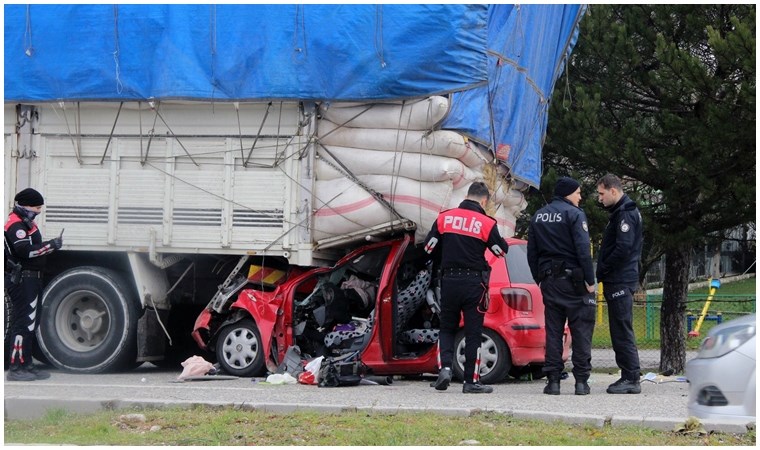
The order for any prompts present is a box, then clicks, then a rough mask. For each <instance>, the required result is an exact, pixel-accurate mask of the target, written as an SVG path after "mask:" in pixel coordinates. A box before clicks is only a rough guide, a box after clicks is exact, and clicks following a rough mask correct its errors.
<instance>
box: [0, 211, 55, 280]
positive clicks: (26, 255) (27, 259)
mask: <svg viewBox="0 0 760 450" xmlns="http://www.w3.org/2000/svg"><path fill="white" fill-rule="evenodd" d="M53 251H55V248H54V247H53V245H52V243H51V242H50V241H47V242H42V233H40V230H39V228H37V224H36V223H34V221H32V220H29V219H24V214H23V211H22V210H20V209H18V207H14V209H13V211H12V212H11V213H10V214H9V215H8V221H7V222H5V252H4V253H5V259H6V261H12V262H14V263H16V264H21V267H22V268H23V270H42V269H43V268H44V266H45V258H46V255H47V254H49V253H52V252H53ZM8 269H9V268H8V266H7V265H6V267H5V270H6V271H8Z"/></svg>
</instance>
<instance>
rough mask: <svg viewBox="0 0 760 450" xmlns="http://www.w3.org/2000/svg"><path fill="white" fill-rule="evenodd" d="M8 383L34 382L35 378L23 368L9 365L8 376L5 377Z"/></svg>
mask: <svg viewBox="0 0 760 450" xmlns="http://www.w3.org/2000/svg"><path fill="white" fill-rule="evenodd" d="M5 379H6V380H8V381H36V380H37V377H36V376H34V374H33V373H31V372H29V371H28V370H26V369H25V368H24V366H20V365H13V364H11V367H10V369H9V370H8V375H6V376H5Z"/></svg>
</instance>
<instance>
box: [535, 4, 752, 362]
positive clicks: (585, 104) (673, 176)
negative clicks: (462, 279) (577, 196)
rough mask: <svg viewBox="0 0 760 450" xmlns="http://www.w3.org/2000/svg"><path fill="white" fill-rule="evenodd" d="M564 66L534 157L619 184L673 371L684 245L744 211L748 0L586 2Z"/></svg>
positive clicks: (748, 172) (678, 346)
mask: <svg viewBox="0 0 760 450" xmlns="http://www.w3.org/2000/svg"><path fill="white" fill-rule="evenodd" d="M566 70H567V72H566V76H567V79H562V80H560V81H559V82H558V83H557V87H556V90H555V92H554V93H553V96H552V98H553V104H552V107H551V112H550V118H549V130H548V136H547V143H546V146H545V149H544V161H545V166H546V167H548V168H551V169H552V170H550V171H549V172H551V171H553V170H556V171H561V172H562V174H565V173H573V174H575V175H576V176H579V177H581V178H584V179H586V180H587V182H588V184H587V187H586V188H585V190H584V193H591V192H594V191H593V190H592V189H595V186H594V184H595V182H596V180H597V179H598V178H599V177H600V176H601V175H603V174H604V173H607V172H609V173H614V174H616V175H618V176H620V177H621V178H623V179H624V181H625V182H626V183H628V188H627V189H626V191H627V193H628V194H629V196H631V197H632V198H634V199H635V200H637V202H638V203H639V207H640V209H641V211H642V214H643V215H644V223H645V228H644V234H645V236H644V239H645V246H646V251H647V255H646V260H647V261H650V262H651V261H653V260H656V259H659V257H660V256H661V255H665V280H664V286H663V289H664V292H663V303H662V309H661V313H662V314H661V324H660V332H661V338H662V340H661V355H662V356H661V360H660V369H661V370H663V371H664V370H667V369H673V370H675V371H676V372H677V373H678V372H682V371H683V369H684V366H685V360H686V346H685V339H686V333H685V329H686V328H685V317H684V316H685V311H686V304H687V303H686V298H687V297H686V295H687V290H688V282H689V276H688V275H689V266H690V263H691V261H690V260H691V250H692V248H693V247H694V245H695V243H697V242H698V241H699V240H700V239H703V238H704V237H706V236H708V235H710V234H711V233H715V232H720V231H723V230H726V229H729V228H732V227H736V226H739V225H742V224H746V223H751V222H754V220H755V171H756V166H755V165H756V161H755V6H754V5H592V6H590V7H589V11H588V13H587V14H586V16H585V17H584V19H583V21H582V23H581V30H580V36H579V39H578V43H577V45H576V47H575V49H574V51H573V54H572V56H571V59H570V62H569V64H568V66H567V68H566ZM551 177H554V175H553V174H550V177H549V178H551ZM595 203H596V198H595V196H591V198H586V199H585V203H584V208H585V209H586V212H587V214H589V218H590V222H591V223H590V225H591V227H592V228H593V229H595V230H597V231H601V229H602V228H603V226H604V225H605V223H606V217H605V218H604V219H603V220H604V221H605V223H601V224H600V223H594V218H595V217H596V218H597V219H596V220H599V214H598V207H597V206H596V205H595Z"/></svg>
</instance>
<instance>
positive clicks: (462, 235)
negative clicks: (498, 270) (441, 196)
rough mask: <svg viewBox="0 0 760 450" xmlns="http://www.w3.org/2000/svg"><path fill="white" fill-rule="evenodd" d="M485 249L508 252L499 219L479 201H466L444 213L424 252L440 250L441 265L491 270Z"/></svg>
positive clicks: (439, 216) (436, 222)
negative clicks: (492, 215) (490, 214)
mask: <svg viewBox="0 0 760 450" xmlns="http://www.w3.org/2000/svg"><path fill="white" fill-rule="evenodd" d="M486 248H488V249H490V250H491V252H492V253H493V254H495V255H496V256H504V255H505V254H506V253H507V243H506V241H505V240H504V238H502V237H501V234H499V229H498V228H497V227H496V220H495V219H494V218H493V217H490V216H487V215H486V212H485V211H484V210H483V208H481V207H480V204H478V202H476V201H473V200H464V201H463V202H462V203H460V204H459V207H458V208H454V209H448V210H446V211H443V212H441V213H440V214H439V215H438V218H437V219H436V220H435V222H434V223H433V227H432V228H431V229H430V232H429V233H428V235H427V237H426V238H425V251H426V252H427V253H429V254H434V252H437V251H440V256H441V268H443V269H451V268H462V269H473V270H480V271H487V270H489V266H488V262H487V261H486V258H485V251H486Z"/></svg>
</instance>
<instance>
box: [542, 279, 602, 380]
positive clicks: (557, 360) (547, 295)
mask: <svg viewBox="0 0 760 450" xmlns="http://www.w3.org/2000/svg"><path fill="white" fill-rule="evenodd" d="M541 294H542V295H543V297H544V319H545V322H546V361H545V363H544V369H543V371H544V372H546V373H555V374H559V373H561V372H562V370H564V368H565V364H564V363H563V362H562V350H563V342H562V338H563V336H564V332H565V322H567V324H568V326H569V327H570V335H571V337H572V356H571V359H572V362H573V376H574V377H575V380H576V381H586V380H588V377H589V375H590V374H591V337H592V336H593V334H594V324H595V323H596V301H595V300H594V297H593V294H585V295H578V294H576V293H575V291H574V290H573V285H572V282H571V281H570V280H569V279H566V278H553V277H551V276H549V277H547V278H546V279H544V280H543V281H542V282H541Z"/></svg>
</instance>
